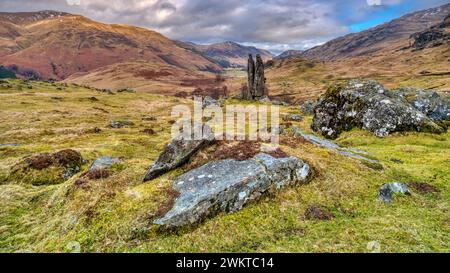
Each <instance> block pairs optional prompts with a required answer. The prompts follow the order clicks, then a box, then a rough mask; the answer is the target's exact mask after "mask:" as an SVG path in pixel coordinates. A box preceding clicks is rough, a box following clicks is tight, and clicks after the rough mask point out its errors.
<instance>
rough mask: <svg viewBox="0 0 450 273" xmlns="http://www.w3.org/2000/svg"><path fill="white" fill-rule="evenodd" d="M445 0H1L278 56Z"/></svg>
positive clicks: (1, 6) (18, 7)
mask: <svg viewBox="0 0 450 273" xmlns="http://www.w3.org/2000/svg"><path fill="white" fill-rule="evenodd" d="M446 2H447V1H445V0H427V1H422V0H247V1H242V0H39V1H35V0H20V1H17V0H1V1H0V10H1V11H36V10H44V9H45V10H49V9H51V10H62V11H68V12H73V13H78V14H82V15H85V16H87V17H90V18H92V19H95V20H99V21H102V22H107V23H126V24H132V25H138V26H143V27H148V28H151V29H154V30H156V31H159V32H162V33H163V34H165V35H167V36H169V37H170V38H172V39H179V40H186V41H194V42H204V43H210V42H218V41H225V40H232V41H236V42H240V43H246V44H251V45H256V46H259V47H263V48H266V49H270V50H273V51H276V52H279V51H282V50H286V49H291V48H295V49H302V48H307V47H311V46H314V45H317V44H319V43H322V42H325V41H326V40H329V39H331V38H334V37H336V36H340V35H343V34H346V33H348V32H349V26H350V25H351V24H353V23H357V22H363V21H364V20H370V19H371V16H374V14H375V13H376V12H380V10H383V9H389V7H390V6H392V5H399V4H403V3H408V4H409V5H410V6H411V10H414V9H421V8H427V7H432V6H437V5H439V4H444V3H446Z"/></svg>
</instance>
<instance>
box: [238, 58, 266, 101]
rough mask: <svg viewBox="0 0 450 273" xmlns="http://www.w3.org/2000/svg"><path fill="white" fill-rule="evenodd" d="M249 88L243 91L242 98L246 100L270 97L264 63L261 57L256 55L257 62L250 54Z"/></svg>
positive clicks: (248, 68)
mask: <svg viewBox="0 0 450 273" xmlns="http://www.w3.org/2000/svg"><path fill="white" fill-rule="evenodd" d="M247 75H248V87H247V89H243V94H242V98H243V99H246V100H261V99H263V98H265V97H267V96H268V90H267V87H266V77H265V75H264V62H263V60H262V58H261V56H260V55H256V62H255V61H254V59H253V56H252V55H251V54H250V55H249V57H248V67H247Z"/></svg>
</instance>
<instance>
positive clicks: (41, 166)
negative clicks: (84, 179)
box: [6, 149, 83, 186]
mask: <svg viewBox="0 0 450 273" xmlns="http://www.w3.org/2000/svg"><path fill="white" fill-rule="evenodd" d="M82 165H83V158H82V156H81V154H80V153H79V152H77V151H74V150H70V149H69V150H62V151H59V152H56V153H53V154H50V153H43V154H38V155H35V156H31V157H26V158H24V159H23V160H22V161H21V162H19V163H18V164H16V165H15V166H14V167H13V169H12V171H11V173H10V174H9V176H8V177H7V179H6V181H7V182H9V183H24V184H31V185H34V186H41V185H55V184H60V183H63V182H64V181H66V180H67V179H69V178H71V177H72V176H73V175H75V174H76V173H77V172H79V171H80V169H81V166H82Z"/></svg>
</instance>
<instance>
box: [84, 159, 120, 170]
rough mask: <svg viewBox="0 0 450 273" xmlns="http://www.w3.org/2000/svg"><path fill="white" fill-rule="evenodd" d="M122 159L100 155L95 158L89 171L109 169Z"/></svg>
mask: <svg viewBox="0 0 450 273" xmlns="http://www.w3.org/2000/svg"><path fill="white" fill-rule="evenodd" d="M121 162H122V160H120V158H117V157H110V156H102V157H99V158H97V159H96V160H95V161H94V163H92V165H91V167H90V168H89V171H98V170H107V169H110V168H111V167H112V166H113V165H115V164H120V163H121Z"/></svg>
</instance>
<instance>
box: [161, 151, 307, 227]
mask: <svg viewBox="0 0 450 273" xmlns="http://www.w3.org/2000/svg"><path fill="white" fill-rule="evenodd" d="M309 175H310V167H309V165H308V164H306V163H304V162H303V161H301V160H300V159H298V158H295V157H289V158H282V159H276V158H274V157H272V156H270V155H267V154H258V155H256V156H255V157H254V158H252V159H249V160H246V161H236V160H233V159H228V160H222V161H216V162H210V163H208V164H206V165H204V166H202V167H200V168H198V169H195V170H192V171H190V172H188V173H186V174H184V175H181V176H180V177H178V178H177V179H176V181H175V182H174V183H173V188H174V190H176V191H177V192H179V193H180V196H179V197H178V198H177V199H176V201H175V205H174V207H173V208H172V210H171V211H169V212H168V213H167V214H166V215H165V216H164V217H162V218H161V219H158V220H156V221H155V224H157V225H159V226H161V227H164V228H177V227H181V226H185V225H194V224H196V223H198V222H199V221H201V220H202V219H204V218H205V217H208V216H213V215H216V214H217V213H219V212H236V211H239V210H241V209H242V208H243V206H244V205H246V204H247V203H249V202H250V201H253V200H256V199H259V198H260V197H261V196H262V195H265V194H268V193H272V192H275V191H276V190H278V189H281V188H284V187H286V186H288V185H292V184H296V183H306V182H307V180H308V177H309Z"/></svg>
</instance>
